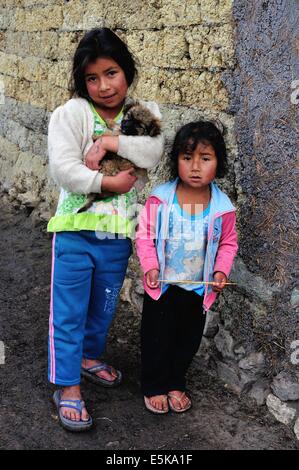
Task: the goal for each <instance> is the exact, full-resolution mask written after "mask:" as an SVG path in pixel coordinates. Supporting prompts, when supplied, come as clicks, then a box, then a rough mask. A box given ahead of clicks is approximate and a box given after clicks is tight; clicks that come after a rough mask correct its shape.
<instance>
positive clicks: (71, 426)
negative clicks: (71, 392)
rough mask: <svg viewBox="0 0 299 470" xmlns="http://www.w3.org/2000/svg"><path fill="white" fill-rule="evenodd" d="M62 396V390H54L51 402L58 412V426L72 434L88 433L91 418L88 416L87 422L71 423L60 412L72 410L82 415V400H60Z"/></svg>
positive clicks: (91, 422)
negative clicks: (63, 409) (66, 409)
mask: <svg viewBox="0 0 299 470" xmlns="http://www.w3.org/2000/svg"><path fill="white" fill-rule="evenodd" d="M61 395H62V390H56V391H55V392H54V395H53V401H54V403H55V405H56V408H57V411H58V418H59V421H60V424H61V426H62V427H63V428H65V429H67V430H68V431H72V432H82V431H88V430H89V429H90V428H91V427H92V425H93V421H92V417H91V416H89V419H88V421H83V420H80V421H73V420H71V419H68V418H65V417H64V416H63V414H62V412H61V408H62V407H64V408H72V409H74V410H77V411H79V413H80V414H81V413H82V410H83V408H84V407H85V403H84V401H83V400H72V399H70V400H62V399H61Z"/></svg>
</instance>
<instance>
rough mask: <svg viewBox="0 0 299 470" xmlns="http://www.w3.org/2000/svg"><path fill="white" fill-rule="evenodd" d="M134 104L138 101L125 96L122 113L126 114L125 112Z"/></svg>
mask: <svg viewBox="0 0 299 470" xmlns="http://www.w3.org/2000/svg"><path fill="white" fill-rule="evenodd" d="M136 104H138V101H136V100H133V98H129V97H128V98H126V101H125V104H124V111H123V113H124V114H127V112H128V111H129V110H130V109H131V108H132V107H133V106H136Z"/></svg>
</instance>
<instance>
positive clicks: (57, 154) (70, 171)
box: [48, 100, 103, 194]
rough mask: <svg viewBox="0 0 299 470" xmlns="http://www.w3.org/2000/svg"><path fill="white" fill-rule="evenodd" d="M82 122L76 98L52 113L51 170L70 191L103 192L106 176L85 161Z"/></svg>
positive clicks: (56, 180)
mask: <svg viewBox="0 0 299 470" xmlns="http://www.w3.org/2000/svg"><path fill="white" fill-rule="evenodd" d="M82 122H83V115H82V109H81V108H80V107H78V106H77V105H76V104H74V103H73V102H72V100H70V101H68V102H67V103H66V104H65V105H63V106H59V107H58V108H56V109H55V111H54V112H53V113H52V115H51V119H50V122H49V132H48V152H49V168H50V173H51V176H52V177H53V179H54V181H55V182H56V183H57V184H58V185H59V186H60V187H62V188H64V189H66V190H68V191H71V192H74V193H80V194H89V193H100V192H101V184H102V178H103V175H102V174H101V173H99V171H94V170H90V169H89V168H87V167H86V166H85V165H84V163H83V149H82V140H83V130H82V127H83V126H82Z"/></svg>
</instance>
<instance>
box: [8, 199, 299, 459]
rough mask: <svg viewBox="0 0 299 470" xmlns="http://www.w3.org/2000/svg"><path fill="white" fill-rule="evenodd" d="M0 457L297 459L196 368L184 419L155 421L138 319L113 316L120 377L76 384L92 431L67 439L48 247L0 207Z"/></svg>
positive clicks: (294, 445) (250, 410)
mask: <svg viewBox="0 0 299 470" xmlns="http://www.w3.org/2000/svg"><path fill="white" fill-rule="evenodd" d="M0 206H2V207H1V210H0V244H1V270H0V285H1V291H0V300H1V317H0V318H1V320H0V340H1V341H3V342H4V344H5V353H6V361H5V364H4V365H0V393H1V397H0V399H1V408H0V448H1V449H105V450H113V451H117V450H129V449H131V450H132V449H136V450H137V449H151V450H183V449H186V450H194V449H217V450H218V449H299V443H298V441H296V439H295V437H294V434H293V433H292V431H291V430H289V429H287V428H286V427H285V426H283V425H280V424H279V423H277V422H276V421H275V420H274V418H273V417H272V416H270V415H269V413H268V412H267V410H266V409H265V407H263V408H257V407H254V406H253V405H252V404H250V403H249V402H247V401H246V400H245V399H244V398H243V399H240V398H238V397H236V396H234V395H232V394H231V393H230V392H229V391H227V390H226V389H225V388H224V387H223V384H220V383H218V382H217V380H216V379H214V378H212V377H211V376H210V375H208V373H207V372H206V371H203V370H199V366H198V365H196V364H194V365H193V366H192V367H191V370H190V374H189V382H188V385H189V389H190V392H191V393H192V397H193V403H194V406H193V408H192V409H191V410H190V411H189V412H188V413H186V414H182V415H175V414H168V415H167V416H155V415H152V414H150V413H149V412H148V411H146V410H145V409H144V406H143V402H142V396H141V394H140V391H139V383H138V375H139V352H138V328H139V319H138V317H136V314H134V313H133V312H132V311H131V310H130V309H129V308H128V307H127V306H125V308H122V309H119V311H118V313H117V316H116V319H115V322H114V326H113V328H112V330H111V334H110V339H109V344H108V347H107V354H106V358H107V359H108V360H109V361H111V363H112V364H113V365H115V366H117V367H118V368H120V369H121V370H122V371H123V375H124V382H123V384H122V385H121V386H120V387H119V388H117V389H114V390H107V389H104V388H99V387H96V386H94V385H92V384H89V383H84V384H83V392H84V398H85V400H86V402H87V405H88V409H89V411H90V413H91V414H92V416H93V418H94V421H95V423H96V427H95V429H93V430H92V431H91V432H90V433H86V434H78V435H74V434H71V433H68V432H66V431H64V430H63V429H62V428H61V427H60V426H59V424H58V420H57V414H56V410H55V409H54V407H53V405H52V402H51V395H52V393H53V386H49V385H48V383H47V373H46V371H47V328H48V314H49V294H50V290H49V285H50V265H51V237H49V235H47V234H46V231H45V225H44V224H43V225H39V226H36V227H35V228H32V222H31V219H30V217H28V213H26V211H25V210H23V211H15V210H14V209H12V208H10V207H8V206H7V205H6V206H3V203H2V204H0Z"/></svg>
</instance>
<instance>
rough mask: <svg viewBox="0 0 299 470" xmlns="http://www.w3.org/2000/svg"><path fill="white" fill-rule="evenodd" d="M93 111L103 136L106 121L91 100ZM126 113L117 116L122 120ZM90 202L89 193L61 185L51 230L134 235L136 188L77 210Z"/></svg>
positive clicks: (117, 121) (96, 126) (96, 130)
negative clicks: (76, 191)
mask: <svg viewBox="0 0 299 470" xmlns="http://www.w3.org/2000/svg"><path fill="white" fill-rule="evenodd" d="M90 107H91V109H92V112H93V114H94V134H97V135H101V134H104V132H105V131H106V130H107V125H106V122H105V121H104V120H103V119H102V118H101V116H100V115H99V114H98V113H97V111H96V110H95V108H94V106H93V105H92V104H91V103H90ZM122 118H123V113H122V111H120V113H119V114H118V116H116V118H115V122H116V123H118V124H119V123H120V122H121V120H122ZM86 201H87V195H86V194H77V193H71V192H69V191H67V190H65V189H63V188H61V191H60V196H59V200H58V206H57V210H56V214H55V216H54V217H52V218H51V219H50V221H49V223H48V232H63V231H78V230H94V231H99V232H110V233H118V234H123V235H125V236H127V237H131V238H132V237H133V234H134V230H135V224H136V209H137V192H136V189H135V188H134V187H133V188H132V189H131V190H130V191H129V192H128V193H126V194H116V195H115V196H113V197H108V198H104V199H100V200H98V201H95V202H94V203H93V204H92V206H91V207H90V208H89V209H87V210H86V211H84V212H82V213H79V214H78V213H77V212H78V210H79V209H80V208H81V207H82V206H83V205H84V204H85V202H86Z"/></svg>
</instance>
